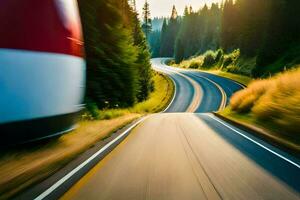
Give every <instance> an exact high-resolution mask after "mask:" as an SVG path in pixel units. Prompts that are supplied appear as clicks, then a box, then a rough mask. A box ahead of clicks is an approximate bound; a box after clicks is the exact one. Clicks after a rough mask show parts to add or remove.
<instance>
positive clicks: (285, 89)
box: [230, 68, 300, 143]
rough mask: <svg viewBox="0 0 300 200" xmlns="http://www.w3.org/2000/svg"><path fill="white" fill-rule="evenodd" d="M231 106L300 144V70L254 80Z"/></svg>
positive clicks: (233, 98) (234, 97)
mask: <svg viewBox="0 0 300 200" xmlns="http://www.w3.org/2000/svg"><path fill="white" fill-rule="evenodd" d="M230 105H231V109H232V110H233V111H235V112H237V113H250V114H252V115H253V117H254V118H255V119H256V120H258V121H260V122H264V123H266V124H269V126H270V127H273V128H274V129H277V130H280V133H281V134H283V135H284V136H286V137H291V138H293V139H294V140H296V141H297V143H300V131H299V130H300V68H298V69H295V70H292V71H288V72H284V73H281V74H278V75H277V76H275V77H272V78H269V79H266V80H257V81H254V82H253V83H251V84H250V85H249V87H248V88H247V89H245V90H242V91H240V92H238V93H236V94H235V95H234V96H233V97H232V99H231V102H230Z"/></svg>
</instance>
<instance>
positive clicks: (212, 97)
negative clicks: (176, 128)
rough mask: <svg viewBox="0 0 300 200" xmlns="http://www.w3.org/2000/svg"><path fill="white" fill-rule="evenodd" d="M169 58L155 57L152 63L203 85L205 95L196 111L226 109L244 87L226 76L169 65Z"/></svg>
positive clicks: (165, 71)
mask: <svg viewBox="0 0 300 200" xmlns="http://www.w3.org/2000/svg"><path fill="white" fill-rule="evenodd" d="M167 60H169V58H156V59H153V60H152V64H153V66H154V69H155V70H158V71H161V72H163V73H166V74H169V73H173V74H181V75H184V76H185V78H186V77H188V78H191V79H192V80H194V81H195V82H197V84H198V85H200V86H201V90H202V93H203V95H202V99H201V102H200V103H199V106H198V108H197V109H196V110H195V112H196V113H206V112H213V111H218V110H220V109H224V107H225V106H226V105H228V103H229V100H230V97H231V96H232V95H233V94H234V93H235V92H237V91H238V90H241V89H243V88H244V86H243V85H241V84H240V83H237V82H235V81H233V80H230V79H227V78H224V77H220V76H216V75H213V74H209V73H205V72H200V71H195V70H192V71H191V70H185V69H179V68H174V67H170V66H167V65H166V64H165V62H166V61H167ZM171 78H172V76H171Z"/></svg>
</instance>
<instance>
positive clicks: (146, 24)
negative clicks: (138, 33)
mask: <svg viewBox="0 0 300 200" xmlns="http://www.w3.org/2000/svg"><path fill="white" fill-rule="evenodd" d="M142 28H143V31H144V33H145V35H146V38H148V35H149V34H150V33H151V30H152V23H151V15H150V5H149V3H148V1H147V0H146V1H145V4H144V7H143V25H142Z"/></svg>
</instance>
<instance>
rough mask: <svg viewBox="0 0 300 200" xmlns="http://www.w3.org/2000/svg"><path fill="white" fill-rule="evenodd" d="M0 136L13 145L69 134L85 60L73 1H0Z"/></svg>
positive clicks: (78, 105)
mask: <svg viewBox="0 0 300 200" xmlns="http://www.w3.org/2000/svg"><path fill="white" fill-rule="evenodd" d="M0 27H1V28H0V135H1V136H0V137H1V140H0V141H1V143H18V142H24V141H32V140H38V139H43V138H47V137H52V136H55V135H59V134H62V133H64V132H66V131H68V130H71V129H72V128H73V127H74V124H75V123H76V118H77V115H78V113H79V112H80V110H81V109H82V101H83V96H84V86H85V60H84V52H83V40H82V32H81V23H80V18H79V13H78V6H77V1H76V0H0Z"/></svg>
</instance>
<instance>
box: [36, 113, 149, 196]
mask: <svg viewBox="0 0 300 200" xmlns="http://www.w3.org/2000/svg"><path fill="white" fill-rule="evenodd" d="M146 118H148V117H142V118H141V119H140V120H138V121H137V122H135V123H134V124H133V125H131V126H130V127H129V128H128V129H126V130H125V131H124V132H123V133H121V134H120V135H119V136H118V137H116V138H115V139H114V140H112V141H110V142H109V143H107V144H106V145H105V146H103V147H102V148H101V149H100V150H98V151H97V152H96V153H94V154H93V155H92V156H90V157H89V158H88V159H86V160H85V161H84V162H82V163H81V164H80V165H78V166H77V167H76V168H74V169H73V170H72V171H70V172H69V173H67V174H66V175H65V176H63V177H62V178H61V179H60V180H58V181H56V182H55V183H54V184H53V185H52V186H51V187H49V188H48V189H47V190H45V191H44V192H42V193H41V194H39V195H38V196H37V197H35V198H34V200H42V199H44V198H46V197H47V196H49V195H50V194H51V193H52V192H54V191H55V190H56V189H58V188H59V187H60V186H62V185H63V184H64V183H65V182H66V181H67V180H69V179H70V178H71V177H72V176H73V175H75V174H76V173H78V172H79V171H80V170H81V169H83V168H84V167H85V166H86V165H87V164H89V163H90V162H92V161H93V160H94V159H96V158H97V157H98V156H100V155H101V154H102V153H103V152H105V151H106V150H107V149H109V148H110V147H111V146H112V145H114V144H115V143H117V142H119V141H120V140H122V139H123V137H125V136H126V135H128V134H129V132H130V131H131V130H132V129H133V128H135V127H136V126H137V125H139V124H140V123H141V122H143V121H144V120H145V119H146Z"/></svg>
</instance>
